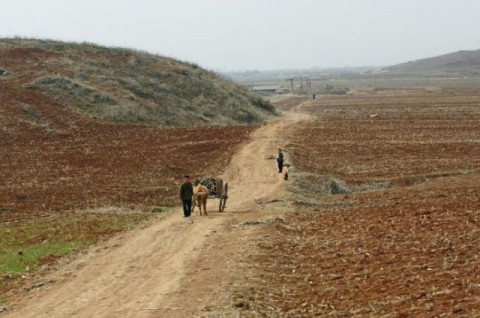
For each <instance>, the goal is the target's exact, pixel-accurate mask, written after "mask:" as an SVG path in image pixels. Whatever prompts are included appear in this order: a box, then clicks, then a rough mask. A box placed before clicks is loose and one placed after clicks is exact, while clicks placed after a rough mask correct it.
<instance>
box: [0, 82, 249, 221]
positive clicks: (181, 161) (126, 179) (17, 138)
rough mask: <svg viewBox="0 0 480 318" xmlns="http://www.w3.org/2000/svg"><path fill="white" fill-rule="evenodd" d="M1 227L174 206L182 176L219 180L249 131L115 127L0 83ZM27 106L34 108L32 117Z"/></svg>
mask: <svg viewBox="0 0 480 318" xmlns="http://www.w3.org/2000/svg"><path fill="white" fill-rule="evenodd" d="M0 90H1V91H2V109H1V111H2V112H3V113H4V116H2V119H0V130H1V131H2V134H1V137H0V149H1V153H0V157H1V161H0V222H11V221H16V220H24V219H27V218H32V217H37V216H41V215H50V214H52V213H53V214H55V213H65V212H73V211H75V210H76V209H85V208H99V207H103V206H111V205H113V206H132V207H140V208H145V207H147V208H148V207H151V206H172V205H175V204H177V200H176V199H177V197H176V192H177V183H178V182H179V181H180V180H181V177H182V175H183V174H185V173H189V174H192V175H194V176H200V175H217V174H219V173H220V172H221V169H222V168H223V167H225V166H226V164H227V163H228V162H229V160H230V157H231V154H232V152H233V151H234V149H235V147H236V145H238V144H240V143H241V142H243V141H246V140H247V139H248V134H249V132H250V131H251V130H252V129H253V128H252V127H240V126H238V127H203V128H152V127H145V126H140V125H114V124H109V123H105V122H101V121H98V120H95V119H90V118H88V117H85V116H83V115H80V114H78V113H74V112H70V111H68V110H65V109H64V108H62V107H61V106H59V105H57V104H55V103H53V104H52V103H51V101H48V100H46V99H45V97H43V96H41V95H39V94H36V93H34V92H31V93H30V94H29V95H25V94H23V93H22V91H20V90H17V89H16V88H15V87H10V86H8V85H6V84H4V83H1V82H0ZM25 105H35V110H34V113H32V112H31V111H29V109H30V108H28V107H27V106H25Z"/></svg>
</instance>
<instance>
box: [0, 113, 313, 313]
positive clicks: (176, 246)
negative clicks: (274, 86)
mask: <svg viewBox="0 0 480 318" xmlns="http://www.w3.org/2000/svg"><path fill="white" fill-rule="evenodd" d="M308 118H309V117H308V115H305V114H300V113H287V114H285V115H284V116H282V117H280V118H277V119H275V120H273V121H271V122H270V123H269V124H267V125H265V126H263V127H261V128H259V129H258V130H256V131H255V132H254V133H253V134H252V141H251V142H249V143H248V144H246V145H245V146H243V147H242V148H241V149H239V150H238V152H237V154H236V155H235V156H234V158H233V160H232V162H231V164H230V165H229V166H228V167H227V169H226V171H225V173H224V174H223V178H224V179H225V180H227V181H228V182H229V187H230V188H229V200H228V201H227V208H226V212H225V213H222V214H219V213H211V214H210V216H209V217H199V216H198V215H194V216H193V217H192V218H191V219H184V218H183V217H182V213H180V211H178V212H175V213H171V214H168V215H166V216H164V217H163V218H161V219H160V220H158V221H156V222H155V223H153V224H151V225H149V226H148V227H145V228H141V229H136V230H133V231H130V232H127V233H125V234H123V235H121V236H119V237H115V238H113V239H111V240H109V241H108V242H106V243H105V244H103V246H100V247H97V248H95V249H93V250H92V251H90V252H89V253H87V254H86V255H84V256H82V257H81V258H80V259H78V260H76V261H75V262H73V264H70V265H69V266H68V268H65V269H63V270H61V271H60V272H59V273H57V274H56V275H57V276H56V277H54V279H55V280H56V282H55V283H54V284H52V285H50V286H48V287H46V288H40V289H37V290H34V291H31V292H30V293H29V294H28V295H27V296H26V297H25V299H23V300H21V301H20V302H19V303H17V304H15V305H14V306H12V307H11V308H10V310H9V311H8V312H6V313H5V314H3V315H0V316H1V317H2V318H3V317H5V318H6V317H22V318H23V317H192V316H200V315H201V314H200V312H201V310H202V309H203V308H204V307H205V305H206V304H209V303H211V302H212V301H215V299H216V298H217V297H218V295H219V293H221V289H222V286H223V285H222V284H223V283H224V282H225V279H224V278H226V277H227V276H228V275H229V273H228V264H229V262H231V261H233V259H234V256H235V244H241V239H240V238H238V237H232V232H231V230H230V229H231V225H232V224H235V222H240V221H241V220H243V219H246V218H252V217H261V212H259V211H257V209H256V207H257V203H258V202H266V201H271V200H274V199H281V198H282V196H283V195H284V194H283V191H284V181H283V179H282V175H280V174H279V173H278V172H277V171H276V162H275V161H274V160H266V158H267V157H268V156H270V155H273V154H275V153H276V149H277V147H278V146H281V145H284V144H285V143H286V142H287V140H288V139H287V138H288V134H289V131H290V130H291V129H293V128H294V127H295V126H296V125H298V124H299V123H300V122H301V121H303V120H308ZM217 205H218V201H217V200H211V202H210V204H209V208H210V211H212V212H213V211H216V208H217ZM230 274H231V273H230Z"/></svg>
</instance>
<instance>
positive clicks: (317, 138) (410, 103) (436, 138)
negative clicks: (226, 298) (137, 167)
mask: <svg viewBox="0 0 480 318" xmlns="http://www.w3.org/2000/svg"><path fill="white" fill-rule="evenodd" d="M452 93H453V94H452ZM303 110H304V111H307V112H309V113H311V114H314V115H315V116H316V120H315V121H313V122H311V123H306V124H305V125H302V127H299V128H298V129H297V133H296V134H295V135H294V136H293V141H292V143H291V144H290V145H289V147H288V150H289V151H290V153H291V158H292V161H293V164H294V166H293V169H291V181H289V182H293V183H296V184H301V186H302V187H303V191H304V192H307V193H310V194H311V195H310V197H309V198H307V199H305V200H304V198H303V197H299V196H295V197H296V198H297V199H296V200H295V201H294V202H293V206H294V211H295V212H292V213H286V214H283V215H281V217H278V218H276V219H275V221H274V223H273V224H272V225H264V226H263V227H261V228H258V230H257V232H256V239H254V240H251V241H250V242H249V243H248V244H247V246H245V247H243V249H244V252H245V253H247V254H248V257H247V259H246V260H245V263H242V264H241V265H240V270H241V271H242V272H244V273H245V274H243V275H242V277H241V278H240V279H239V280H238V281H239V282H242V283H239V284H238V285H236V286H235V288H234V292H233V296H232V297H233V303H234V305H235V306H236V307H237V308H241V310H242V312H243V313H244V315H245V316H247V317H249V316H252V317H257V316H259V315H260V316H266V317H272V316H275V317H276V316H278V317H283V316H285V317H314V316H332V317H444V316H455V317H476V316H479V315H480V272H479V266H478V265H479V262H480V258H479V255H480V254H479V253H480V250H479V246H480V244H479V243H480V223H479V220H480V171H479V170H480V169H479V168H480V167H479V166H480V161H479V155H478V154H479V153H480V139H479V138H480V137H479V136H480V97H479V96H478V94H477V92H466V91H456V92H451V91H448V92H446V91H437V92H434V93H433V92H427V91H424V92H422V91H419V90H417V91H389V92H379V93H377V94H374V95H371V94H367V95H348V96H341V97H322V98H321V99H320V100H318V101H316V102H315V103H314V104H311V105H310V106H308V107H303ZM307 176H308V178H307ZM325 176H330V177H332V178H336V179H338V180H342V182H345V184H346V185H347V186H350V189H355V187H354V186H355V185H357V186H358V185H359V184H371V183H372V182H379V181H388V182H391V183H392V184H391V185H390V187H389V188H371V189H367V191H365V189H364V190H363V191H361V192H355V191H348V192H346V193H343V194H337V195H331V194H330V195H326V194H323V193H316V194H315V189H317V186H316V185H315V184H313V183H312V182H321V180H324V178H325ZM312 180H313V181H312ZM297 190H298V189H297Z"/></svg>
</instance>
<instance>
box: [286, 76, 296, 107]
mask: <svg viewBox="0 0 480 318" xmlns="http://www.w3.org/2000/svg"><path fill="white" fill-rule="evenodd" d="M286 81H290V87H291V89H292V108H294V107H295V98H294V96H293V78H288V79H287V80H286Z"/></svg>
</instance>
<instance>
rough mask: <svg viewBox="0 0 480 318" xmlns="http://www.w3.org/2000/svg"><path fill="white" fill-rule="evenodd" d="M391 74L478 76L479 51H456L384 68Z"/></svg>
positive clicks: (479, 65) (479, 67) (479, 73)
mask: <svg viewBox="0 0 480 318" xmlns="http://www.w3.org/2000/svg"><path fill="white" fill-rule="evenodd" d="M384 71H386V72H389V73H392V74H414V75H450V76H451V75H458V76H472V75H473V76H478V75H480V50H476V51H458V52H455V53H450V54H445V55H440V56H436V57H431V58H426V59H421V60H416V61H410V62H407V63H402V64H398V65H393V66H390V67H386V68H384Z"/></svg>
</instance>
